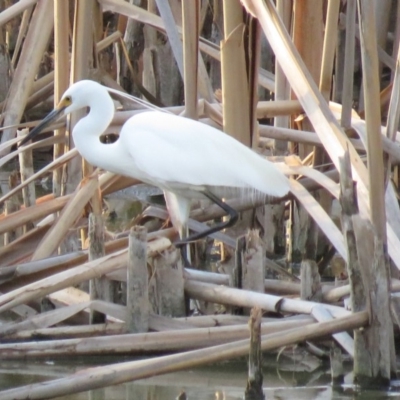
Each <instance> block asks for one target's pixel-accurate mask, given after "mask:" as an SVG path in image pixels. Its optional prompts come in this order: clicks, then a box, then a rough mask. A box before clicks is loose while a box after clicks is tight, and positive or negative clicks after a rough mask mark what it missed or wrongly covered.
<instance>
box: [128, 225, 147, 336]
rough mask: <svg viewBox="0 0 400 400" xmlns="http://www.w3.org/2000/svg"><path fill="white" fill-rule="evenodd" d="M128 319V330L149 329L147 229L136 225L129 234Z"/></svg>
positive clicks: (143, 330) (145, 330)
mask: <svg viewBox="0 0 400 400" xmlns="http://www.w3.org/2000/svg"><path fill="white" fill-rule="evenodd" d="M126 290H127V296H126V307H127V319H126V327H127V331H128V332H132V333H140V332H147V331H148V330H149V310H150V306H149V286H148V273H147V229H146V227H144V226H135V227H133V228H132V230H131V232H130V234H129V251H128V273H127V288H126Z"/></svg>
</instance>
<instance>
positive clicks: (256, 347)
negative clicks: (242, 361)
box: [244, 307, 265, 400]
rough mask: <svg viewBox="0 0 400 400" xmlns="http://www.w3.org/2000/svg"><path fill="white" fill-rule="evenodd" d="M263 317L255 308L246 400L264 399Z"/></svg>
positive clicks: (251, 331) (252, 319)
mask: <svg viewBox="0 0 400 400" xmlns="http://www.w3.org/2000/svg"><path fill="white" fill-rule="evenodd" d="M261 317H262V311H261V309H260V308H258V307H255V308H253V309H252V310H251V315H250V320H249V326H250V352H249V377H248V379H247V386H246V392H245V395H244V398H245V400H262V399H264V398H265V397H264V391H263V374H262V352H261Z"/></svg>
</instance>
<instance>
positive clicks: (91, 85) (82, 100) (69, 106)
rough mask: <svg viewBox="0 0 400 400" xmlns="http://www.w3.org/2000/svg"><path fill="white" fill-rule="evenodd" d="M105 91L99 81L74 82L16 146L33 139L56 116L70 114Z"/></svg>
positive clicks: (86, 105)
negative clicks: (52, 108) (51, 109)
mask: <svg viewBox="0 0 400 400" xmlns="http://www.w3.org/2000/svg"><path fill="white" fill-rule="evenodd" d="M104 91H106V90H105V88H104V87H103V86H101V85H100V84H99V83H97V82H94V81H89V80H83V81H79V82H76V83H74V84H73V85H72V86H71V87H70V88H69V89H67V90H66V91H65V93H64V94H63V96H62V98H61V100H60V102H59V103H58V104H57V106H56V107H55V108H54V110H53V111H52V112H50V113H49V114H48V115H47V116H46V117H45V118H44V119H43V120H42V122H40V123H39V125H37V126H36V127H35V128H34V129H32V130H31V131H30V132H29V134H28V135H26V136H25V137H24V138H23V139H22V140H21V142H20V143H19V145H18V146H22V145H24V144H25V143H26V142H28V141H29V140H31V139H33V138H34V137H35V136H36V135H37V134H39V133H40V132H41V131H42V130H43V129H44V128H46V127H47V126H48V125H50V124H51V122H53V121H54V120H56V119H57V118H59V117H61V116H64V115H67V114H70V113H72V112H73V111H77V110H80V109H82V108H85V107H88V106H90V99H91V98H92V99H93V97H94V98H95V97H96V93H99V92H104Z"/></svg>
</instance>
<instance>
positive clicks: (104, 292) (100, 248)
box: [88, 213, 112, 324]
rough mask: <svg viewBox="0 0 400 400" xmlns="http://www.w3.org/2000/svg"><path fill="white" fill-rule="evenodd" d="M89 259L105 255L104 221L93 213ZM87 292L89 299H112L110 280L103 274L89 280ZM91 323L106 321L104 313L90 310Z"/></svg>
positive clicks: (90, 228) (90, 222)
mask: <svg viewBox="0 0 400 400" xmlns="http://www.w3.org/2000/svg"><path fill="white" fill-rule="evenodd" d="M88 236H89V261H93V260H97V259H98V258H101V257H104V256H105V253H106V252H105V246H104V221H103V216H102V215H99V214H95V213H90V215H89V232H88ZM89 292H90V299H91V300H96V299H99V300H104V301H111V300H112V287H111V281H110V280H109V279H107V278H106V277H105V276H100V277H96V278H94V279H91V280H90V283H89ZM89 320H90V323H91V324H100V323H104V322H106V315H105V314H102V313H99V312H97V311H93V310H91V311H90V317H89Z"/></svg>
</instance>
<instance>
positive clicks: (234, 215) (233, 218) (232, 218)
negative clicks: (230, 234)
mask: <svg viewBox="0 0 400 400" xmlns="http://www.w3.org/2000/svg"><path fill="white" fill-rule="evenodd" d="M203 194H204V196H206V197H207V198H209V199H210V200H211V201H212V202H213V203H215V204H217V205H218V206H220V207H221V208H222V209H223V210H224V211H225V212H226V213H227V214H228V215H229V219H228V220H227V221H223V222H219V223H218V224H215V225H214V226H212V227H211V228H210V229H207V230H205V231H203V232H197V233H194V234H193V235H190V236H189V237H187V238H185V239H183V240H180V241H178V242H176V243H174V244H175V246H177V247H181V246H182V247H184V246H183V245H184V244H187V243H190V242H194V241H196V240H199V239H202V238H205V237H206V236H209V235H211V234H212V233H215V232H218V231H222V229H225V228H229V227H230V226H233V225H235V224H236V222H237V220H238V218H239V214H238V212H237V211H236V210H235V209H234V208H232V207H231V206H229V205H228V204H226V203H224V202H223V201H222V200H221V199H219V198H218V197H217V196H215V195H214V194H213V193H211V192H210V191H208V190H206V191H204V192H203ZM182 247H181V248H182Z"/></svg>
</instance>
